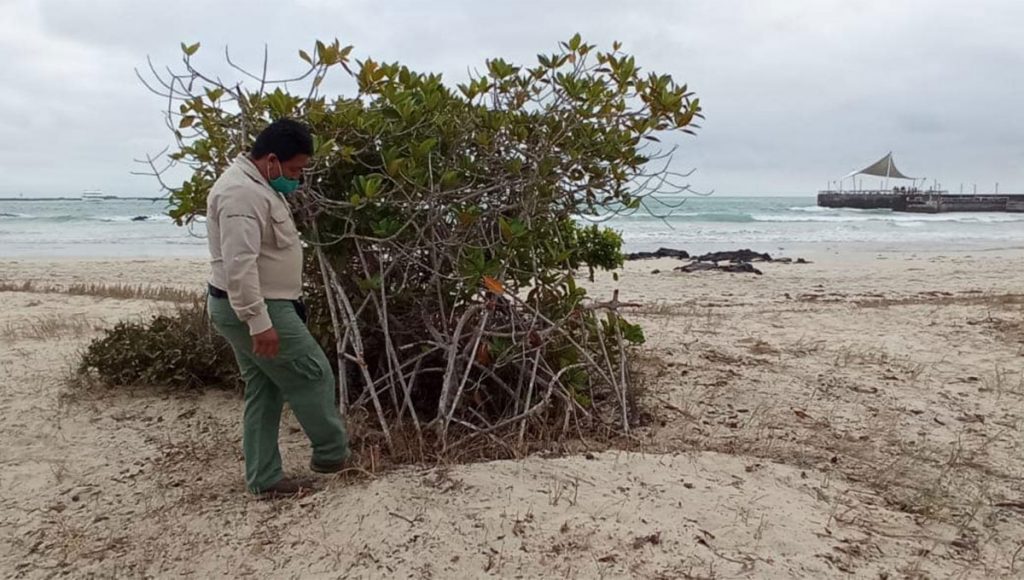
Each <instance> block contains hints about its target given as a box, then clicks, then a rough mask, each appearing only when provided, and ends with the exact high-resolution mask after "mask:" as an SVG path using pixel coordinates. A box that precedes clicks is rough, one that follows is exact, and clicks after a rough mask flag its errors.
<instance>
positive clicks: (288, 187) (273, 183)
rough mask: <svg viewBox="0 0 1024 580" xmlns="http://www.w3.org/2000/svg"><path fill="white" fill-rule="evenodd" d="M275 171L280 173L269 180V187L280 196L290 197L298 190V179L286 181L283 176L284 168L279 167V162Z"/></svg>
mask: <svg viewBox="0 0 1024 580" xmlns="http://www.w3.org/2000/svg"><path fill="white" fill-rule="evenodd" d="M277 170H278V172H279V173H280V174H279V175H278V176H277V177H275V178H274V179H271V180H270V187H272V188H274V191H276V192H278V193H280V194H281V195H291V194H292V193H295V190H296V189H298V188H299V180H298V179H288V178H287V177H285V176H284V168H282V167H281V162H280V161H278V162H277Z"/></svg>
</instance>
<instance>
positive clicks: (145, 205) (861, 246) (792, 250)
mask: <svg viewBox="0 0 1024 580" xmlns="http://www.w3.org/2000/svg"><path fill="white" fill-rule="evenodd" d="M165 209H166V202H164V201H150V200H137V199H131V200H128V199H125V200H104V201H81V200H43V201H28V200H24V201H23V200H0V258H33V257H39V258H60V257H94V258H119V257H147V258H157V257H196V258H201V257H204V256H205V255H206V240H205V237H204V236H205V233H206V232H205V227H204V226H203V224H201V223H200V224H196V225H195V227H193V228H192V230H189V229H188V228H182V227H178V226H176V225H174V223H173V222H172V221H171V219H170V218H169V217H167V216H166V214H165ZM140 216H145V217H146V219H145V220H142V221H134V218H137V217H140ZM603 223H604V224H605V225H608V226H610V227H612V228H615V229H617V230H619V231H620V232H621V233H622V236H623V239H624V240H625V246H626V249H627V250H628V251H639V250H653V249H656V248H658V247H672V248H679V249H685V250H687V251H690V252H706V251H717V250H731V249H739V248H750V249H753V250H757V251H765V252H775V253H781V254H784V255H796V254H799V253H801V252H806V253H812V252H813V253H817V252H829V253H835V252H840V253H841V252H844V251H871V252H911V251H928V250H935V251H956V250H972V251H974V250H986V249H1002V248H1017V247H1024V214H1010V213H947V214H936V215H919V214H907V213H893V212H890V211H888V210H854V209H827V208H819V207H817V206H816V205H815V200H814V197H812V196H800V197H725V196H710V197H692V196H691V197H686V198H668V197H665V198H659V199H657V200H653V199H652V200H649V204H648V207H647V208H646V209H645V210H641V211H638V212H635V213H633V214H632V215H619V216H615V217H611V218H610V219H608V220H607V221H605V222H603Z"/></svg>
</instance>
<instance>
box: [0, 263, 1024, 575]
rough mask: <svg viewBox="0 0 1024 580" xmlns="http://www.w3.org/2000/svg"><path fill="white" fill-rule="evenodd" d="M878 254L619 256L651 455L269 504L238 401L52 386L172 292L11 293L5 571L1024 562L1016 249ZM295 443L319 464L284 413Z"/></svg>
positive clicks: (532, 569)
mask: <svg viewBox="0 0 1024 580" xmlns="http://www.w3.org/2000/svg"><path fill="white" fill-rule="evenodd" d="M883 257H884V258H885V259H878V257H877V256H873V255H856V256H847V257H843V258H842V259H841V260H840V259H839V258H836V257H826V256H818V257H816V258H817V259H816V260H815V262H814V263H813V264H808V265H777V264H768V265H765V266H763V269H764V271H765V275H764V276H753V275H749V274H742V275H741V274H736V275H732V274H721V273H715V272H711V273H697V274H680V273H672V272H670V270H671V267H672V266H674V265H677V263H675V262H671V261H656V262H640V263H631V264H629V265H628V267H627V271H626V273H625V274H624V275H623V278H622V281H621V283H619V284H618V285H617V286H618V287H619V288H620V289H621V293H622V294H621V296H620V298H621V299H623V300H630V301H636V302H641V303H643V304H644V306H643V307H642V308H641V309H640V312H638V314H637V318H638V319H640V320H642V321H643V322H644V326H645V328H646V329H647V335H648V339H649V340H648V345H647V347H646V348H645V351H646V352H645V354H646V356H647V358H648V360H649V363H648V372H647V373H646V375H647V380H646V383H647V384H648V393H649V394H648V396H647V398H646V401H647V405H648V406H649V412H648V415H649V417H648V419H649V420H648V424H647V425H646V426H645V427H644V429H643V433H642V435H643V437H644V441H645V445H644V449H645V451H644V453H625V452H615V451H605V452H596V453H594V454H592V455H590V456H589V457H590V458H588V456H573V457H565V458H557V459H545V458H540V457H533V458H530V459H527V460H524V461H519V462H513V461H500V462H492V463H486V464H477V465H459V466H452V467H450V468H449V469H413V468H410V469H405V470H402V471H400V472H394V473H389V474H384V475H380V476H378V477H377V478H375V479H373V480H372V481H368V482H362V483H357V484H351V483H345V482H342V481H339V480H335V479H331V478H325V479H324V480H323V481H324V486H323V488H322V489H321V490H320V491H318V492H317V493H315V494H313V495H311V496H308V497H306V498H302V499H298V500H287V501H278V502H256V501H253V500H251V499H250V498H249V497H248V496H247V495H246V494H245V493H244V490H243V484H242V479H241V467H242V464H241V454H240V445H239V440H240V433H241V428H240V421H241V404H240V401H239V400H238V398H237V397H236V396H234V395H232V394H230V393H216V392H214V393H205V394H196V395H193V396H189V397H181V396H178V395H175V396H172V395H170V394H166V393H159V392H153V391H149V392H141V391H140V392H136V393H118V394H108V395H106V396H97V397H92V398H86V399H84V400H77V401H75V402H68V401H66V400H65V399H63V398H62V397H61V394H62V393H63V392H64V391H65V387H64V386H63V381H64V378H65V376H66V375H67V372H68V369H69V368H70V367H71V366H72V365H73V364H74V362H75V354H76V351H77V350H78V349H80V348H81V347H82V346H83V345H84V344H86V342H87V341H88V339H89V338H90V337H93V336H96V335H97V333H96V331H95V330H94V329H95V328H96V327H101V326H104V325H109V324H111V323H113V321H115V320H117V319H119V318H124V317H132V316H143V315H146V314H147V313H150V312H153V311H154V310H156V309H159V308H166V307H167V305H166V304H164V305H161V304H158V303H154V302H146V301H138V300H134V301H122V300H112V299H103V298H95V297H89V296H68V295H64V294H38V293H21V292H2V293H0V298H2V299H3V300H4V305H5V308H3V309H2V310H0V333H2V335H3V337H2V338H0V377H2V380H0V416H2V422H0V440H2V443H0V573H2V575H3V576H25V577H44V576H50V575H54V574H62V573H67V574H71V575H74V576H83V575H89V574H94V575H100V576H114V575H117V576H143V575H147V576H180V575H195V576H198V577H215V576H236V575H256V576H260V577H266V576H270V577H298V576H301V577H307V576H314V577H343V576H346V575H347V576H349V577H367V578H391V577H397V578H405V577H410V578H478V577H489V576H492V577H521V578H538V577H567V578H600V577H604V578H625V577H634V578H685V577H694V578H731V577H745V578H792V577H802V578H831V577H857V578H879V577H888V578H900V577H911V578H917V577H921V578H925V577H950V576H957V577H966V578H987V577H1005V578H1012V577H1024V555H1022V553H1021V552H1022V551H1021V550H1020V546H1021V545H1024V509H1019V508H1015V507H1013V504H1014V503H1019V502H1024V461H1022V460H1024V436H1022V435H1024V356H1022V354H1024V332H1022V325H1024V291H1022V288H1024V274H1022V271H1024V268H1022V266H1024V254H1022V253H1019V252H986V253H976V254H974V255H973V256H968V255H963V254H953V253H947V254H946V255H938V254H931V255H926V254H918V255H917V256H906V257H897V256H893V255H887V256H883ZM653 269H661V270H662V271H663V273H661V274H657V275H652V274H650V273H649V272H650V271H651V270H653ZM204 278H205V266H204V265H203V264H202V263H201V262H196V261H147V260H141V261H132V262H111V261H79V262H75V261H58V262H6V263H2V264H0V282H15V281H24V280H30V279H31V280H36V281H39V282H42V283H44V284H47V285H68V284H73V283H82V282H106V283H126V284H137V283H147V284H158V285H172V286H176V287H196V288H202V284H203V280H204ZM593 286H594V294H595V296H597V297H599V298H609V297H610V291H611V288H612V287H613V286H615V284H614V283H613V282H612V281H611V279H610V277H608V276H602V277H601V279H600V280H599V281H598V282H597V283H596V284H594V285H593ZM58 317H60V318H62V319H65V320H68V319H72V320H75V321H77V322H75V323H73V324H67V325H65V326H64V327H60V325H59V324H56V323H55V322H54V320H57V319H58ZM69 317H70V318H69ZM282 437H283V451H284V454H285V461H286V465H287V467H288V468H289V469H290V470H291V471H293V472H296V473H302V472H303V471H304V465H305V463H306V461H307V459H308V454H307V453H308V452H307V450H306V444H305V441H304V437H303V436H302V434H301V433H300V432H298V431H297V429H295V425H294V421H293V420H292V419H291V418H290V417H289V419H288V422H287V423H286V426H285V428H284V429H283V430H282ZM998 504H1007V505H1004V506H999V505H998ZM883 575H887V576H883Z"/></svg>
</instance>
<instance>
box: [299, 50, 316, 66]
mask: <svg viewBox="0 0 1024 580" xmlns="http://www.w3.org/2000/svg"><path fill="white" fill-rule="evenodd" d="M299 58H301V59H302V60H304V61H306V62H308V63H309V64H310V65H312V64H313V57H311V56H309V53H308V52H306V51H304V50H300V51H299Z"/></svg>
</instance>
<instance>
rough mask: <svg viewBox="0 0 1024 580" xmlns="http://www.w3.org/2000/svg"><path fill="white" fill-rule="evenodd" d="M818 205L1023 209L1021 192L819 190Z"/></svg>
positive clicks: (907, 209)
mask: <svg viewBox="0 0 1024 580" xmlns="http://www.w3.org/2000/svg"><path fill="white" fill-rule="evenodd" d="M818 205H819V206H821V207H831V208H854V209H891V210H893V211H900V212H911V213H946V212H954V211H956V212H959V211H990V212H1012V213H1024V194H1018V193H1008V194H1003V193H999V194H996V193H986V194H977V195H963V194H950V193H947V192H944V191H922V192H912V193H893V192H891V191H890V192H879V191H843V192H840V191H828V190H825V191H819V192H818Z"/></svg>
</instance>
